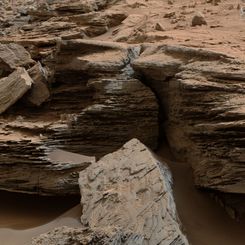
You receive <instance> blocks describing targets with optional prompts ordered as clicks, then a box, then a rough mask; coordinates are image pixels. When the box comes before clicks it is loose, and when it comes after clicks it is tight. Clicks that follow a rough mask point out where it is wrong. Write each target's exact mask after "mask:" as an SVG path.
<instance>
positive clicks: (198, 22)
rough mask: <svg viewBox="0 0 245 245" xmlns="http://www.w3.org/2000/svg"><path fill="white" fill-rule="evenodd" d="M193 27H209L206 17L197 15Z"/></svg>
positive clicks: (194, 17)
mask: <svg viewBox="0 0 245 245" xmlns="http://www.w3.org/2000/svg"><path fill="white" fill-rule="evenodd" d="M191 25H192V26H201V25H207V21H206V20H205V17H204V16H203V14H202V13H196V14H195V15H194V16H193V18H192V21H191Z"/></svg>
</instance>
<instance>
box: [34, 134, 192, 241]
mask: <svg viewBox="0 0 245 245" xmlns="http://www.w3.org/2000/svg"><path fill="white" fill-rule="evenodd" d="M79 184H80V190H81V196H82V198H81V205H82V208H83V214H82V217H81V221H82V225H83V226H82V227H83V228H80V229H79V228H76V229H73V228H67V227H62V228H58V229H56V230H54V231H51V232H50V233H47V234H44V235H41V236H40V237H38V238H36V239H34V240H33V244H60V243H62V244H67V245H68V244H72V243H71V242H73V243H74V244H75V243H79V244H115V245H116V244H139V245H141V244H142V245H143V244H149V245H156V244H162V245H167V244H169V245H170V244H176V245H177V244H188V242H187V240H186V238H185V236H184V235H183V234H182V232H181V230H180V224H179V220H178V217H177V212H176V208H175V203H174V199H173V194H172V187H171V185H172V177H171V173H170V171H169V169H168V167H167V166H166V165H164V164H163V163H160V162H158V160H156V158H155V157H154V156H153V154H152V153H151V152H150V151H149V150H148V149H147V148H146V147H145V146H144V145H143V144H142V143H140V142H139V141H138V140H136V139H133V140H131V141H129V142H128V143H126V144H125V145H124V146H123V147H122V148H121V149H119V150H118V151H116V152H114V153H112V154H108V155H106V156H105V157H103V158H102V159H101V160H100V161H98V162H96V163H93V164H91V165H90V166H89V167H88V168H87V169H85V170H84V171H82V172H80V178H79ZM86 239H87V240H86ZM93 242H94V243H93Z"/></svg>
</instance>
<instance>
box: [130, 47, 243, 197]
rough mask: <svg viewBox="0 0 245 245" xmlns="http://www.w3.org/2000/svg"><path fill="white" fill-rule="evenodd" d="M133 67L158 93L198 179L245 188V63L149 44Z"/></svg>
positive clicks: (173, 138)
mask: <svg viewBox="0 0 245 245" xmlns="http://www.w3.org/2000/svg"><path fill="white" fill-rule="evenodd" d="M133 67H134V68H135V69H136V70H137V71H138V72H139V73H140V74H141V75H142V76H144V77H145V80H146V81H147V83H148V84H149V86H151V87H152V89H153V90H154V91H155V93H156V94H157V96H158V98H159V100H160V101H161V103H162V107H163V108H164V111H165V114H166V117H167V120H166V123H165V132H166V135H167V137H168V140H169V143H170V145H171V148H172V149H173V150H174V152H175V153H176V155H177V156H178V157H179V158H183V157H184V158H186V159H188V160H189V161H190V163H192V167H193V169H194V177H195V182H196V185H197V186H199V187H204V188H210V189H215V190H219V191H222V192H232V193H245V186H244V183H245V182H244V174H245V172H244V163H245V162H244V161H245V155H244V154H245V149H244V146H245V141H244V126H245V124H244V123H245V121H244V119H245V110H244V93H245V73H244V68H245V63H244V62H243V61H239V60H236V59H233V58H232V57H227V56H226V55H224V54H220V53H213V52H208V51H204V50H195V49H189V48H184V47H183V48H181V47H169V46H158V47H155V46H153V45H152V46H148V47H146V49H145V51H144V52H143V54H142V55H141V56H140V58H139V59H137V60H135V61H134V63H133Z"/></svg>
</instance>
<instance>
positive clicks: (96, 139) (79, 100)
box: [0, 40, 158, 195]
mask: <svg viewBox="0 0 245 245" xmlns="http://www.w3.org/2000/svg"><path fill="white" fill-rule="evenodd" d="M10 48H12V49H11V50H10ZM2 50H3V51H4V52H3V54H2V60H3V62H2V65H1V68H2V69H3V71H4V72H3V74H6V75H7V73H8V71H9V70H10V68H11V69H12V70H13V72H12V73H11V74H10V75H8V76H7V77H3V78H2V79H1V84H2V91H1V92H2V96H1V101H2V103H1V106H2V109H1V110H2V112H4V114H2V117H1V141H0V152H1V154H2V157H1V159H0V163H1V165H0V169H1V171H0V176H1V181H0V188H1V189H6V190H9V191H10V190H11V191H22V192H30V193H39V194H59V195H63V194H68V193H69V194H75V193H78V188H77V182H76V181H75V182H74V181H72V180H71V179H72V176H74V178H76V176H77V175H76V173H77V171H78V170H81V169H83V168H84V164H85V163H84V162H83V161H82V162H81V163H80V162H79V163H77V164H78V165H75V166H74V165H73V164H71V163H70V162H69V161H68V162H63V163H62V164H63V165H64V167H62V166H60V165H59V166H57V165H56V162H55V161H53V160H50V154H52V153H53V152H54V151H56V149H63V150H67V151H70V152H73V153H80V154H85V155H91V156H97V157H100V156H103V155H105V154H107V153H110V152H112V151H114V150H116V149H118V148H119V147H120V146H121V145H122V144H124V143H125V142H126V141H128V140H130V139H131V138H134V137H137V138H138V139H140V140H142V142H144V143H145V144H147V145H148V146H149V147H151V148H152V149H156V147H157V144H158V104H157V100H156V98H155V96H154V94H153V92H152V91H151V89H150V88H148V87H146V86H145V85H144V84H143V83H141V82H140V81H139V80H137V79H135V78H133V77H132V73H133V71H132V68H131V66H130V62H131V60H133V59H134V58H135V57H137V56H138V54H139V50H140V49H139V47H130V46H128V45H121V44H117V45H116V44H113V43H107V42H97V41H83V40H72V41H62V42H61V43H60V44H59V47H58V48H57V50H58V51H57V56H56V57H55V59H54V60H55V66H53V70H52V74H54V75H53V79H52V80H48V78H47V77H48V75H45V74H46V73H48V71H45V68H43V67H42V66H41V65H40V63H36V62H35V61H34V60H31V58H30V55H29V54H28V52H27V51H26V50H24V49H23V47H21V46H19V45H15V44H8V45H4V44H3V45H2ZM15 50H18V52H17V53H16V56H14V55H13V51H15ZM24 58H25V59H24ZM5 60H6V62H5ZM19 61H22V63H20V62H19ZM24 61H25V62H24ZM4 62H5V63H6V64H8V63H9V64H8V67H7V65H6V64H5V63H4ZM27 66H28V67H27ZM5 67H7V68H8V69H6V68H5ZM25 67H26V68H25ZM26 69H27V70H26ZM47 69H49V71H50V69H51V68H50V67H49V68H47ZM10 94H11V96H9V95H10ZM20 97H22V99H21V100H19V101H18V99H19V98H20ZM16 101H18V102H17V103H16ZM13 104H14V105H13ZM11 105H13V106H12V107H11ZM7 109H8V110H7ZM89 162H90V161H89ZM79 164H80V165H79ZM85 165H86V164H85ZM10 169H14V171H10ZM23 171H26V172H27V173H31V175H32V177H31V178H30V176H29V174H27V175H23V174H22V172H23ZM55 171H57V175H58V176H57V177H54V178H58V179H60V182H61V183H62V187H59V188H57V189H56V190H55V186H54V185H53V181H51V180H50V181H49V180H48V179H47V178H45V177H44V178H45V181H46V182H47V183H44V182H45V181H44V180H43V181H40V179H42V177H40V176H42V175H43V176H46V175H49V176H47V177H48V178H53V177H52V176H53V173H55ZM72 174H73V175H72ZM66 175H67V180H65V181H63V179H64V178H66V177H65V176H66ZM55 176H56V175H55ZM69 180H71V183H73V184H71V183H70V184H69ZM57 181H58V182H59V180H57ZM66 185H67V189H66ZM71 188H74V190H71Z"/></svg>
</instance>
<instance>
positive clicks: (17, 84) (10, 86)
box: [0, 68, 33, 113]
mask: <svg viewBox="0 0 245 245" xmlns="http://www.w3.org/2000/svg"><path fill="white" fill-rule="evenodd" d="M32 84H33V81H32V79H31V78H30V76H29V74H28V73H27V71H26V70H25V68H17V70H16V71H14V72H13V73H11V74H10V75H9V76H8V77H5V78H2V79H0V113H3V112H5V111H6V110H7V109H8V108H9V107H10V106H11V105H13V104H14V103H15V102H16V101H17V100H18V99H20V98H21V97H22V96H23V95H24V94H25V93H26V92H27V91H28V90H29V89H30V88H31V86H32Z"/></svg>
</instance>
